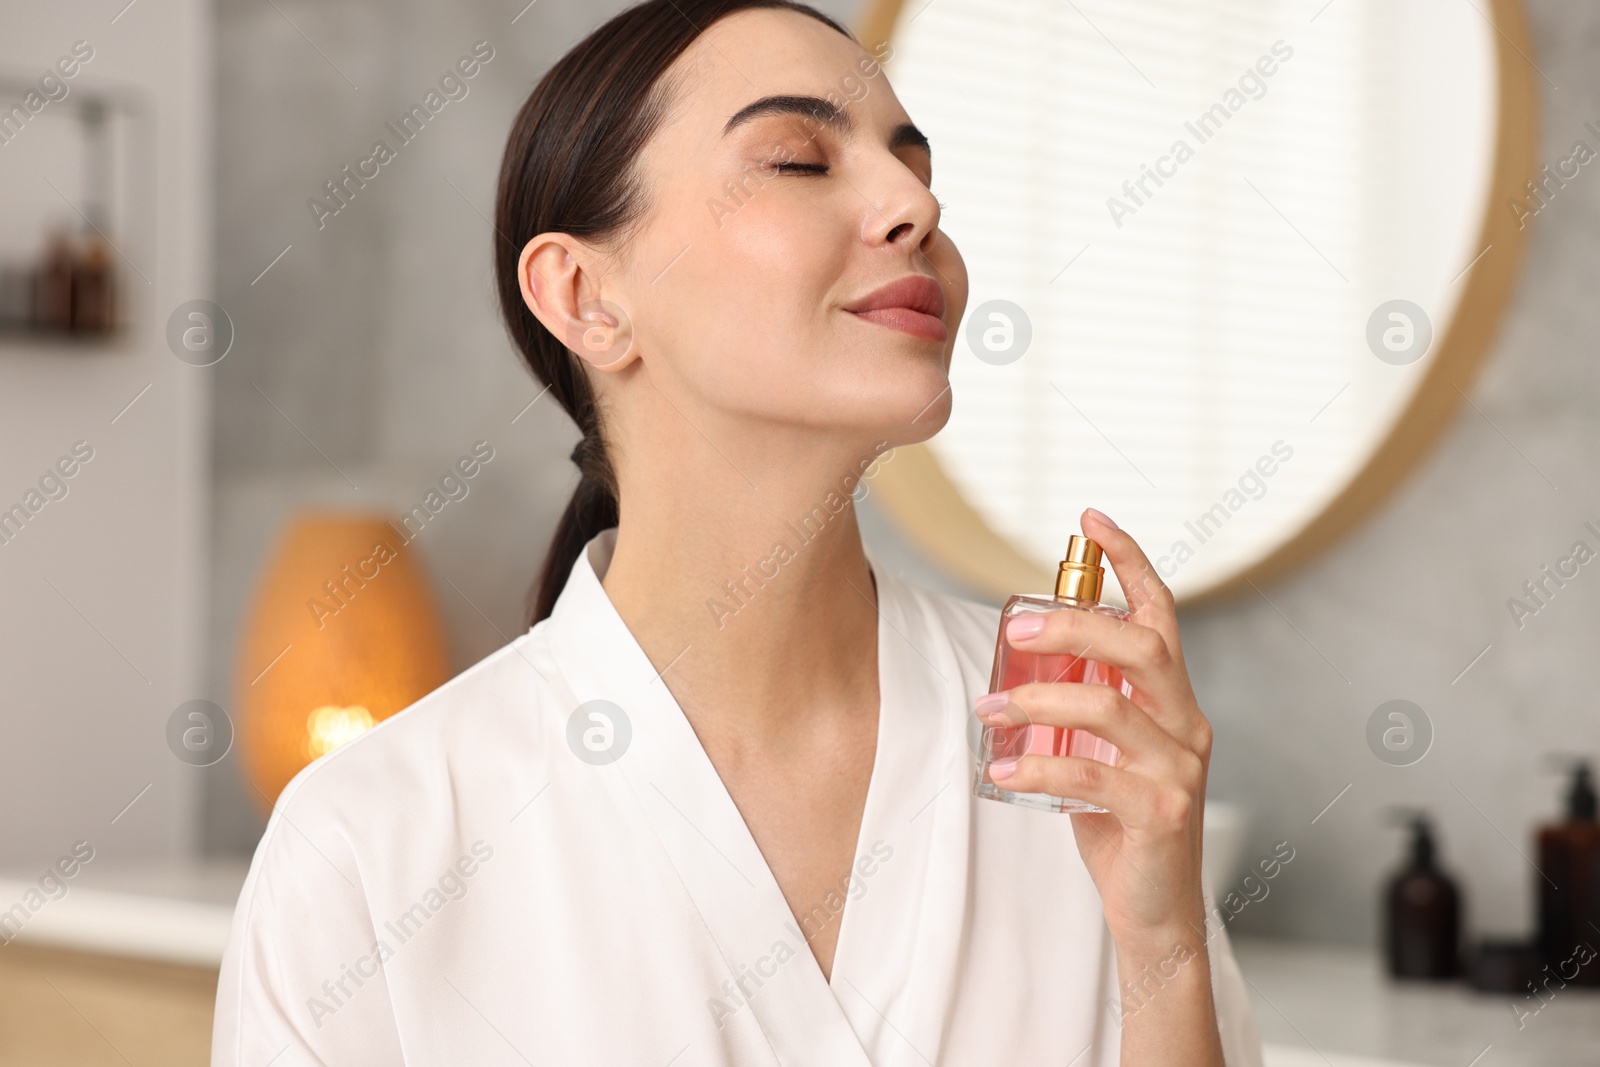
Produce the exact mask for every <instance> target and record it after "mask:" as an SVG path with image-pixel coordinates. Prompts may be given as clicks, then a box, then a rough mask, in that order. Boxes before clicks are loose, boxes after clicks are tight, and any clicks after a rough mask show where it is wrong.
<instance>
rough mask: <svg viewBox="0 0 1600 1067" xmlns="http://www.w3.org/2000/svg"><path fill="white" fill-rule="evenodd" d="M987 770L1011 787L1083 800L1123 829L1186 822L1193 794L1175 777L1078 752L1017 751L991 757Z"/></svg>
mask: <svg viewBox="0 0 1600 1067" xmlns="http://www.w3.org/2000/svg"><path fill="white" fill-rule="evenodd" d="M989 776H990V777H991V778H993V779H994V780H995V781H996V782H997V783H999V784H1000V785H1001V786H1002V787H1004V788H1005V789H1007V790H1009V791H1011V792H1013V793H1046V794H1049V795H1050V796H1054V797H1063V798H1071V799H1073V800H1087V801H1088V802H1089V803H1091V804H1098V805H1099V806H1100V807H1102V808H1105V809H1106V810H1107V811H1109V812H1111V813H1112V814H1113V815H1115V816H1116V817H1117V818H1118V819H1119V820H1121V822H1122V824H1123V825H1124V826H1125V827H1128V828H1129V829H1135V830H1147V831H1150V832H1154V833H1178V832H1181V831H1183V830H1185V829H1187V828H1188V825H1189V815H1190V812H1191V811H1192V809H1193V807H1194V797H1193V795H1192V794H1191V793H1190V792H1189V791H1188V790H1187V789H1185V788H1184V787H1182V786H1181V785H1178V784H1177V783H1164V784H1163V783H1158V782H1157V781H1156V780H1155V779H1153V778H1148V777H1146V776H1145V775H1142V774H1136V773H1134V772H1133V771H1130V770H1124V769H1123V768H1120V767H1112V766H1109V765H1108V764H1104V763H1101V762H1100V761H1099V760H1094V759H1086V758H1084V757H1082V756H1039V755H1028V756H1022V757H1020V758H1018V759H1015V760H996V761H995V762H993V763H991V764H990V765H989Z"/></svg>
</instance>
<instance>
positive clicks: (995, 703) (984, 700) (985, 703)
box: [972, 693, 1011, 715]
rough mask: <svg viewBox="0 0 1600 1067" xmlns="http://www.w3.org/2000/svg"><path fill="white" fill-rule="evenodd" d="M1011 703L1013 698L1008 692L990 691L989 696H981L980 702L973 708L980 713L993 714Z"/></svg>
mask: <svg viewBox="0 0 1600 1067" xmlns="http://www.w3.org/2000/svg"><path fill="white" fill-rule="evenodd" d="M1009 703H1011V698H1010V696H1008V695H1007V694H1005V693H990V694H988V695H987V696H981V697H979V698H978V702H977V703H976V704H974V705H973V706H972V710H973V711H975V712H977V713H978V714H979V715H991V714H993V713H994V712H997V711H1001V710H1003V709H1004V708H1005V706H1006V705H1007V704H1009Z"/></svg>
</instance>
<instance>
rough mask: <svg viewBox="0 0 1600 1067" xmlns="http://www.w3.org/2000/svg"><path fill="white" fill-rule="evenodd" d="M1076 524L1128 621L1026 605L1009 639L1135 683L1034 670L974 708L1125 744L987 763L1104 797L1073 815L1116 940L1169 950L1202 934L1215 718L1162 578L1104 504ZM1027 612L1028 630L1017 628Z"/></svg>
mask: <svg viewBox="0 0 1600 1067" xmlns="http://www.w3.org/2000/svg"><path fill="white" fill-rule="evenodd" d="M1083 531H1084V533H1085V535H1087V536H1089V537H1092V538H1094V539H1095V540H1096V541H1098V542H1099V543H1100V546H1101V548H1102V549H1104V551H1105V555H1106V557H1107V558H1108V559H1110V560H1111V565H1112V567H1113V568H1114V569H1115V571H1116V574H1117V580H1118V581H1119V582H1120V583H1121V585H1122V589H1123V592H1124V594H1125V595H1126V596H1127V599H1128V608H1129V610H1130V612H1131V617H1130V618H1129V619H1128V620H1127V621H1126V622H1124V621H1120V620H1118V619H1115V618H1111V617H1109V616H1105V615H1097V614H1094V613H1092V612H1087V611H1054V612H1047V613H1044V614H1040V615H1028V616H1022V617H1018V618H1013V619H1012V620H1010V623H1009V624H1008V627H1007V640H1008V641H1010V643H1011V645H1012V647H1014V648H1016V649H1018V650H1021V651H1027V652H1039V653H1054V654H1063V653H1065V654H1070V655H1073V656H1084V657H1087V658H1089V659H1092V660H1098V661H1100V662H1101V663H1105V664H1109V665H1110V666H1113V667H1117V668H1119V669H1120V670H1121V671H1122V673H1123V675H1124V677H1126V678H1127V680H1128V682H1130V683H1131V684H1132V686H1133V690H1134V694H1133V697H1132V699H1129V698H1128V697H1125V696H1123V695H1122V693H1121V692H1119V691H1118V690H1116V689H1114V688H1112V687H1111V686H1109V685H1101V684H1095V683H1077V682H1030V683H1028V684H1026V685H1019V686H1017V687H1015V688H1013V689H1010V690H1007V691H1006V694H1005V696H1006V698H1007V700H1008V703H1007V705H1006V706H1005V708H1004V709H1003V710H1001V711H997V712H990V713H988V714H982V715H980V717H981V718H983V721H984V723H985V724H986V725H990V726H1015V725H1023V724H1028V723H1033V724H1038V725H1043V726H1066V727H1072V728H1074V729H1081V730H1087V731H1089V732H1090V733H1092V734H1094V735H1095V736H1097V737H1101V738H1104V739H1105V740H1107V741H1110V742H1111V743H1112V744H1114V745H1116V746H1117V748H1118V749H1120V750H1121V755H1120V756H1119V757H1118V759H1117V765H1116V766H1115V767H1111V766H1107V765H1106V764H1104V763H1101V762H1099V761H1098V760H1093V759H1088V758H1085V757H1079V756H1045V755H1025V756H1023V757H1021V758H1020V759H1018V760H1016V761H996V763H995V764H991V766H990V775H991V776H992V777H993V778H994V779H995V780H996V781H997V782H1000V783H1001V784H1002V785H1004V786H1005V788H1006V789H1009V790H1012V791H1013V792H1019V793H1049V794H1052V795H1054V796H1061V797H1073V798H1077V799H1080V800H1087V801H1090V802H1092V803H1094V804H1097V805H1099V806H1100V807H1102V808H1105V809H1107V810H1106V811H1105V812H1103V813H1102V812H1087V813H1081V814H1074V815H1073V816H1072V828H1073V831H1074V834H1075V836H1076V837H1077V842H1078V851H1079V852H1080V853H1081V854H1082V856H1083V861H1084V864H1085V866H1087V867H1088V870H1089V875H1090V877H1092V878H1093V879H1094V883H1095V885H1096V887H1098V888H1099V890H1100V898H1101V901H1102V903H1103V905H1104V907H1105V917H1106V924H1107V926H1108V927H1109V928H1110V930H1111V934H1112V936H1113V937H1114V938H1115V939H1116V941H1117V945H1118V949H1119V952H1122V953H1129V954H1131V955H1133V956H1138V957H1141V958H1143V957H1148V956H1150V955H1152V954H1156V955H1158V956H1167V955H1170V954H1171V953H1172V947H1173V945H1174V943H1175V942H1182V943H1185V944H1190V945H1194V943H1195V942H1196V940H1197V931H1198V932H1199V935H1198V939H1199V941H1200V943H1201V944H1202V945H1203V942H1204V934H1203V931H1204V928H1205V904H1204V902H1203V899H1202V896H1201V887H1200V844H1201V841H1200V830H1201V816H1202V813H1203V810H1204V806H1205V795H1206V773H1207V769H1208V767H1209V766H1210V761H1211V724H1210V723H1209V722H1207V721H1206V717H1205V715H1204V714H1203V713H1202V712H1201V711H1200V706H1199V704H1198V703H1197V702H1196V701H1195V696H1194V688H1193V687H1192V686H1191V685H1190V684H1189V673H1188V670H1187V669H1186V668H1185V667H1184V664H1183V649H1182V646H1181V645H1180V643H1179V640H1178V619H1177V613H1176V612H1175V610H1174V607H1173V598H1172V593H1171V591H1170V590H1169V589H1168V588H1167V585H1166V583H1165V582H1163V581H1162V580H1161V578H1160V576H1159V575H1158V574H1157V573H1156V570H1155V568H1154V567H1153V566H1151V564H1150V560H1149V559H1148V558H1147V557H1146V556H1145V554H1144V552H1143V551H1142V550H1141V549H1140V548H1139V546H1138V545H1137V544H1136V543H1135V542H1134V540H1133V538H1132V537H1130V536H1128V534H1126V533H1125V532H1123V531H1122V530H1121V529H1119V528H1118V527H1117V526H1116V524H1115V523H1113V522H1112V521H1111V520H1110V519H1108V518H1106V517H1105V516H1104V515H1102V514H1101V513H1100V512H1098V511H1095V510H1094V509H1093V508H1090V509H1088V510H1086V511H1085V512H1084V513H1083ZM1041 623H1042V624H1043V625H1042V627H1040V625H1039V624H1041ZM1028 624H1032V625H1033V627H1034V628H1035V629H1036V632H1034V633H1031V634H1025V631H1026V630H1027V629H1028ZM996 702H997V701H990V703H996ZM981 703H982V702H980V704H981ZM980 711H982V708H980ZM1008 770H1009V771H1010V773H1009V774H1008V773H1007V771H1008ZM1002 776H1004V777H1002ZM1196 947H1197V948H1198V946H1196Z"/></svg>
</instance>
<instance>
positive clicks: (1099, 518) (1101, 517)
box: [1083, 508, 1122, 530]
mask: <svg viewBox="0 0 1600 1067" xmlns="http://www.w3.org/2000/svg"><path fill="white" fill-rule="evenodd" d="M1083 510H1084V513H1085V514H1087V515H1089V516H1091V517H1093V518H1094V520H1095V521H1096V522H1103V523H1105V524H1106V525H1107V526H1109V527H1111V528H1112V529H1113V530H1120V529H1122V527H1120V526H1118V525H1117V524H1116V523H1114V522H1112V521H1111V517H1110V516H1109V515H1107V514H1106V513H1105V512H1103V511H1096V510H1095V509H1094V508H1084V509H1083Z"/></svg>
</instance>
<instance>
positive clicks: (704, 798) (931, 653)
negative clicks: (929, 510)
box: [548, 527, 971, 1067]
mask: <svg viewBox="0 0 1600 1067" xmlns="http://www.w3.org/2000/svg"><path fill="white" fill-rule="evenodd" d="M616 533H617V531H616V528H615V527H612V528H610V529H607V530H605V531H602V532H601V533H600V534H598V535H596V536H595V537H594V538H593V539H592V540H590V541H589V543H588V544H587V545H586V546H585V548H584V550H583V551H582V552H581V553H580V554H579V557H578V560H577V562H576V563H575V564H574V566H573V568H572V573H571V575H570V577H569V578H568V579H567V583H566V586H565V587H564V588H563V590H562V592H561V594H560V596H559V597H558V598H557V600H556V603H555V606H554V608H553V610H552V613H551V616H550V625H549V629H548V632H549V640H550V642H551V648H552V651H553V652H554V653H555V656H556V662H557V664H558V667H559V669H560V671H561V673H562V675H563V677H564V678H565V680H566V681H567V683H568V686H569V688H570V690H571V695H572V697H573V698H574V699H575V700H576V701H578V702H579V703H584V702H587V701H590V700H607V701H610V702H612V703H613V704H615V705H616V706H617V707H619V708H621V709H622V714H623V716H624V717H625V719H626V724H627V726H626V729H627V730H628V735H629V736H628V741H627V744H628V747H627V749H626V750H625V751H624V752H623V753H622V755H621V756H620V757H619V758H617V759H616V761H615V763H613V764H610V765H609V766H608V767H607V768H606V769H608V770H609V769H614V770H615V771H617V772H618V773H619V774H621V775H622V776H623V777H625V778H626V780H627V783H628V785H629V787H630V788H631V790H632V792H633V794H634V796H635V798H636V800H637V803H638V808H639V810H640V811H641V813H642V814H643V815H644V817H645V818H647V819H648V820H649V823H650V826H651V828H652V830H653V831H654V833H655V835H656V837H657V839H658V840H659V841H660V842H661V845H662V848H663V849H664V850H665V852H666V854H667V855H668V857H669V858H670V860H671V862H672V865H673V866H674V868H675V869H676V870H677V873H678V875H679V878H680V879H681V880H682V883H683V885H684V888H685V889H686V890H687V892H688V894H689V897H690V899H691V900H692V901H693V903H694V906H695V908H696V909H697V910H698V911H699V913H700V916H701V918H702V919H703V920H704V922H705V924H706V927H707V929H708V930H709V932H710V934H711V936H712V938H713V940H714V941H715V943H716V945H717V947H718V949H719V951H720V954H721V956H722V959H723V960H724V962H725V964H726V966H727V976H728V978H730V979H732V980H733V981H734V982H735V983H738V982H739V980H740V979H741V978H742V979H743V982H742V988H743V989H744V990H748V991H750V995H748V996H744V995H740V994H738V993H737V992H736V991H735V992H731V993H730V992H729V990H728V989H727V988H722V989H708V990H706V991H705V996H706V997H707V1000H708V1006H707V1010H708V1011H711V1012H713V1014H715V1010H714V1009H713V1006H712V1000H713V998H716V999H720V1001H721V1003H722V1005H724V1006H725V1007H726V1008H727V1009H729V1010H731V1011H732V1012H734V1013H751V1014H753V1015H754V1017H755V1019H756V1021H757V1022H758V1023H759V1025H760V1027H761V1029H762V1031H763V1032H764V1034H765V1036H766V1038H767V1041H768V1043H769V1045H770V1046H771V1048H772V1050H773V1053H774V1055H775V1057H776V1059H777V1062H779V1063H781V1064H784V1065H786V1067H788V1065H800V1064H823V1063H825V1064H829V1065H835V1067H871V1065H873V1064H876V1065H878V1067H891V1065H892V1067H902V1065H903V1067H919V1065H920V1067H926V1065H927V1064H931V1063H936V1062H937V1061H938V1052H939V1045H940V1042H941V1038H942V1034H943V1025H942V1022H943V1011H944V1008H945V1006H947V1005H948V1004H950V1003H951V1001H952V998H953V996H954V990H955V985H956V982H957V979H958V973H957V972H958V968H959V964H960V958H959V957H960V945H961V941H962V937H961V931H962V929H963V928H964V927H965V926H966V921H965V910H964V909H965V907H966V904H967V899H968V892H967V890H968V877H969V859H970V849H969V831H970V825H971V812H970V796H969V792H970V781H971V780H970V774H971V758H970V754H969V751H968V749H967V745H966V741H965V736H966V733H965V728H966V722H965V720H966V718H967V717H969V716H970V709H969V708H968V706H967V705H968V702H969V700H970V696H969V694H967V692H966V689H965V687H964V686H963V684H962V677H961V673H960V667H959V664H958V661H957V660H956V657H955V655H954V651H953V649H952V647H951V640H950V636H949V634H948V633H947V632H946V631H945V629H944V627H943V626H942V624H941V623H940V622H939V620H938V619H937V617H936V614H937V613H936V612H933V611H932V610H930V607H929V604H928V601H927V599H926V597H927V594H925V593H921V592H920V591H918V590H915V589H913V588H912V587H910V586H908V585H906V584H905V583H903V582H902V581H901V580H900V579H899V578H898V577H896V576H894V575H892V574H890V573H889V572H888V570H887V569H886V568H885V567H884V566H882V565H881V563H880V562H879V561H878V560H877V559H876V558H875V556H874V555H873V553H871V552H870V551H868V553H867V560H868V563H869V565H870V566H871V569H872V573H873V576H874V579H875V582H876V586H877V600H878V616H879V625H878V665H879V693H880V700H881V704H880V708H879V720H878V746H877V753H876V755H875V757H874V761H873V769H872V778H871V782H870V785H869V788H868V793H867V799H866V805H865V809H864V811H863V816H862V825H861V833H860V837H859V839H858V841H857V848H856V851H855V856H856V857H857V862H858V863H859V862H860V858H861V857H863V856H872V855H873V849H874V846H875V845H878V844H879V843H880V842H881V843H882V844H881V845H880V846H879V848H878V855H879V856H881V855H882V853H883V852H884V851H885V850H891V851H892V853H893V857H892V858H890V859H888V860H886V861H882V862H881V864H868V866H869V867H875V868H877V869H876V870H875V871H874V873H873V875H871V876H867V877H863V878H861V884H860V885H858V886H856V887H855V888H856V890H857V892H858V894H859V895H857V896H856V897H854V898H849V897H848V895H847V899H846V902H845V904H844V908H843V912H842V916H836V918H835V921H840V922H842V926H841V927H840V931H839V939H838V946H837V949H836V951H835V957H834V967H833V971H832V976H831V981H830V979H828V978H824V976H823V974H822V970H821V968H820V967H819V966H818V965H817V962H816V959H815V957H814V956H812V954H811V952H810V949H809V947H807V946H806V944H805V940H804V935H803V933H802V932H801V929H800V927H799V924H798V922H797V921H796V919H795V917H794V915H793V914H792V913H791V912H790V910H789V906H788V903H787V901H786V900H785V899H784V896H783V893H782V891H781V889H780V888H779V887H778V883H777V881H776V879H775V878H774V877H773V875H772V872H771V869H770V868H769V867H768V865H767V863H766V860H765V859H764V857H763V856H762V855H761V852H760V849H759V848H758V847H757V845H756V843H755V839H754V837H753V836H752V835H751V834H750V831H749V829H748V827H747V826H746V825H745V823H744V820H743V817H742V816H741V815H740V813H739V810H738V808H737V806H736V805H735V804H734V802H733V799H732V797H731V796H730V795H729V794H728V792H727V789H726V787H725V786H724V785H723V783H722V780H721V778H720V777H719V776H718V775H717V772H716V769H715V768H714V767H713V765H712V764H711V761H710V758H709V757H708V756H707V755H706V752H705V750H704V748H703V747H702V746H701V744H700V742H699V738H698V737H697V736H696V735H695V732H694V729H693V727H692V726H691V725H690V724H689V721H688V719H687V718H686V717H685V716H684V714H683V711H682V709H681V708H680V707H679V705H678V703H677V701H676V700H675V699H674V697H673V695H672V693H671V691H670V690H669V689H668V687H667V685H666V684H665V683H664V682H663V681H662V679H661V677H660V676H659V675H658V674H657V671H656V669H655V668H654V667H653V666H652V665H651V663H650V660H649V658H648V657H647V656H646V655H645V653H644V650H643V649H642V648H641V647H640V645H639V643H638V642H637V640H635V638H634V636H633V634H632V632H631V631H630V630H629V629H628V627H627V625H626V624H625V623H624V622H623V620H622V617H621V616H620V615H619V614H618V613H617V611H616V609H615V607H614V606H613V605H612V603H611V600H610V598H609V596H608V595H607V594H606V592H605V588H604V587H603V586H602V585H601V578H602V577H603V576H604V574H605V571H606V569H607V567H608V566H609V564H610V560H611V556H612V552H613V550H614V549H615V545H616ZM669 669H670V668H669ZM619 732H620V731H619ZM897 865H898V866H897ZM858 869H859V868H858ZM780 944H782V945H786V946H787V948H788V950H789V951H790V952H792V953H793V955H792V957H786V958H785V959H784V961H783V962H781V963H774V960H775V958H776V957H777V956H782V955H783V952H782V950H781V949H779V948H778V946H779V945H780ZM886 954H889V955H890V956H891V958H885V956H886ZM768 972H771V973H770V976H768ZM752 973H754V974H755V975H756V976H757V978H759V984H758V982H757V979H756V978H751V977H750V975H751V974H752ZM733 988H734V990H737V989H738V988H739V987H738V986H734V987H733Z"/></svg>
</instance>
